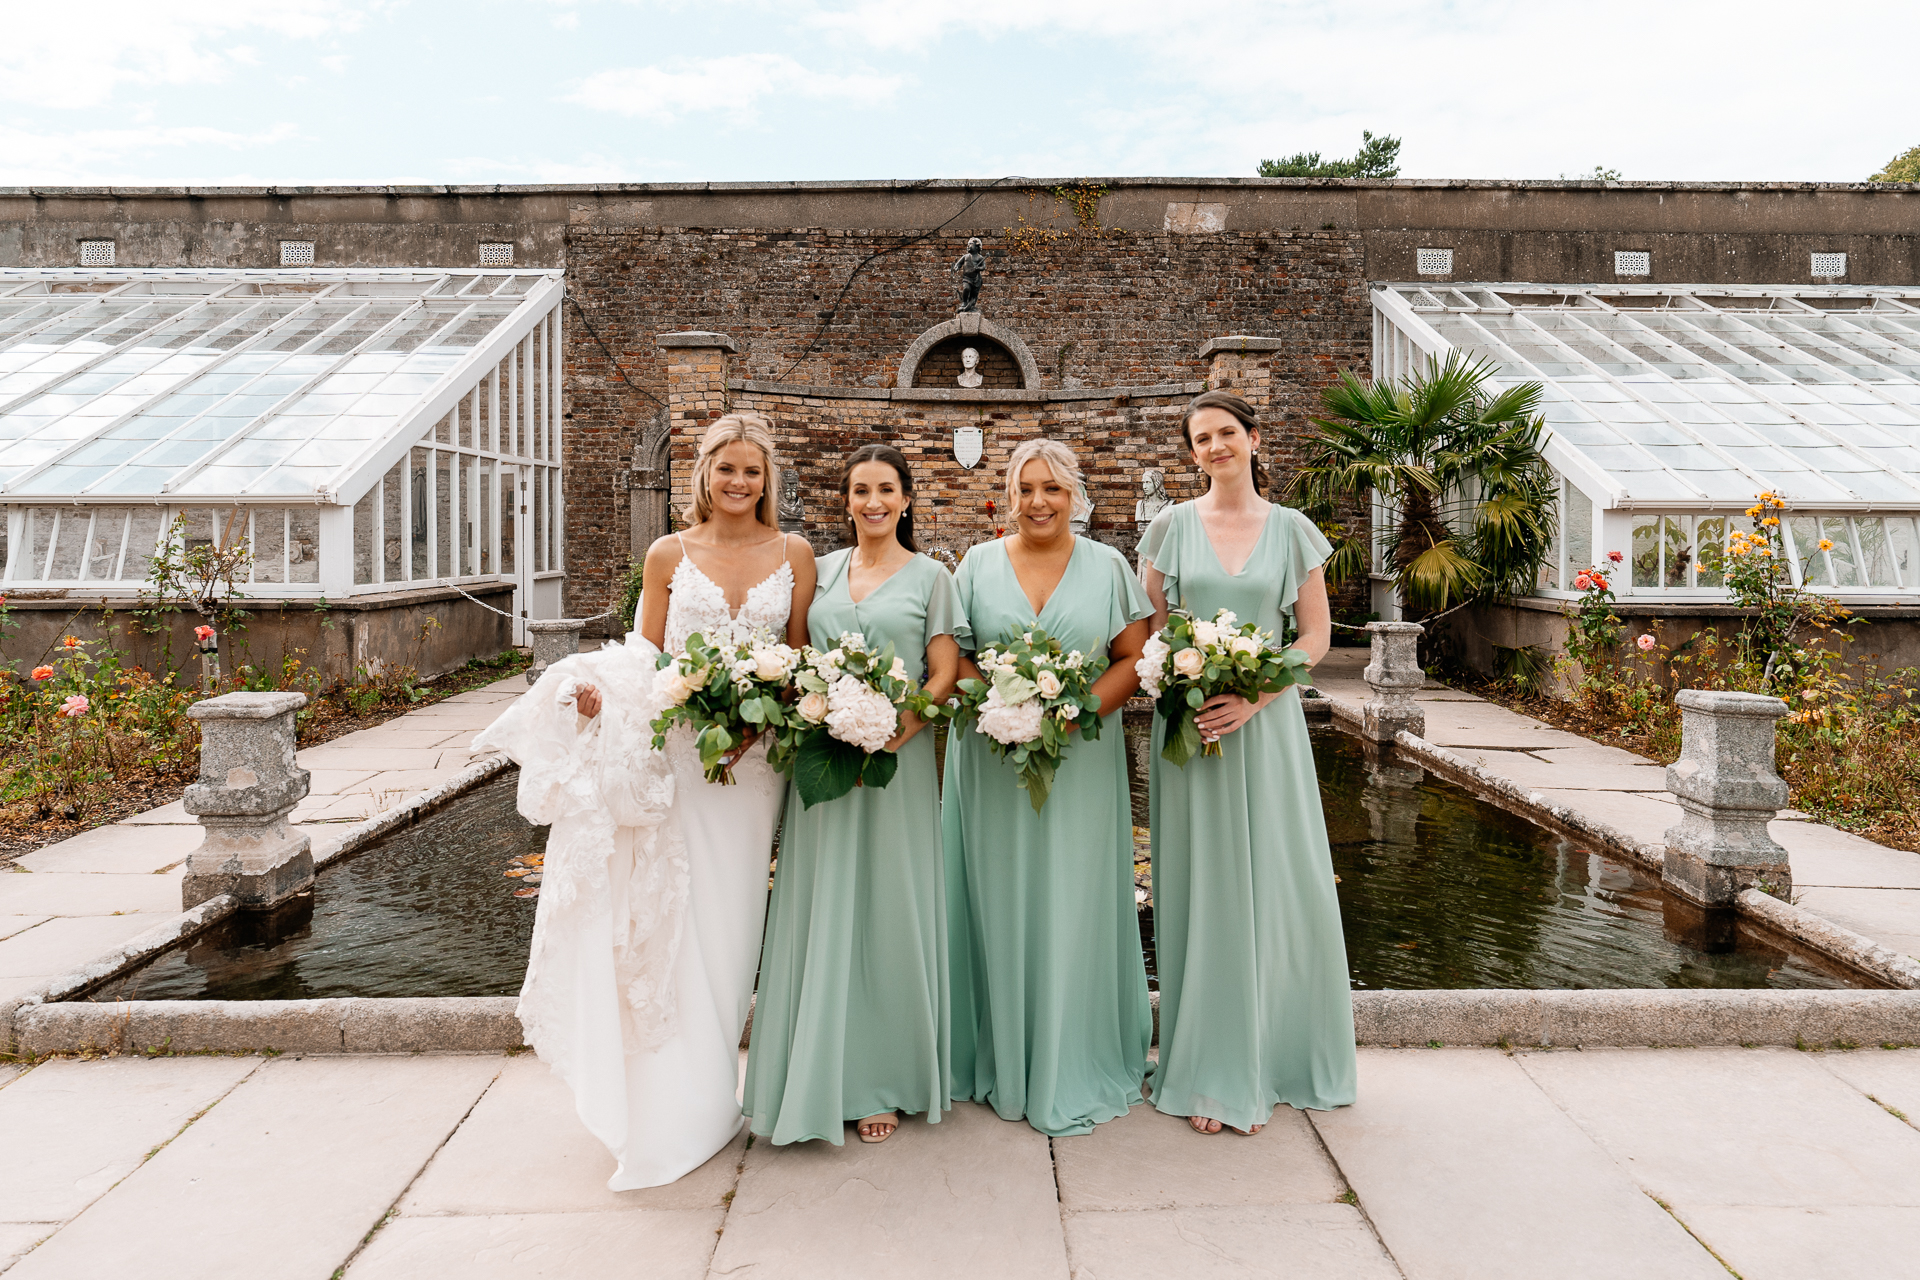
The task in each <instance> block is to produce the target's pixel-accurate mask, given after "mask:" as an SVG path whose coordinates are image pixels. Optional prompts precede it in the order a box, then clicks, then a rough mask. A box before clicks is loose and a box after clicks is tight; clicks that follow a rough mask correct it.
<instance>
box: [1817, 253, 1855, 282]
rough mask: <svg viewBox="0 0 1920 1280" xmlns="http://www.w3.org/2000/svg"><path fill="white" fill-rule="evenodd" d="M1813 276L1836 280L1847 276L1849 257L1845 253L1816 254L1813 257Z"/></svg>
mask: <svg viewBox="0 0 1920 1280" xmlns="http://www.w3.org/2000/svg"><path fill="white" fill-rule="evenodd" d="M1813 274H1814V275H1816V276H1821V277H1825V278H1826V279H1829V280H1836V279H1838V278H1840V277H1841V276H1844V275H1846V274H1847V255H1846V254H1844V253H1816V254H1814V255H1813Z"/></svg>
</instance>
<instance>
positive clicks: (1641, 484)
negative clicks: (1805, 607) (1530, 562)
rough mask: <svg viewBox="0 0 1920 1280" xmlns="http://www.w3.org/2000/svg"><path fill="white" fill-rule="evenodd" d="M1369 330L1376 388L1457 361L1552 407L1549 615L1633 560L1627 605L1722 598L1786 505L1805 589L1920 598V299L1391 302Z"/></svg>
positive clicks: (1873, 291) (1477, 296) (1696, 291)
mask: <svg viewBox="0 0 1920 1280" xmlns="http://www.w3.org/2000/svg"><path fill="white" fill-rule="evenodd" d="M1373 325H1374V330H1373V336H1374V343H1373V352H1374V354H1373V372H1374V376H1375V377H1376V378H1392V379H1398V378H1402V377H1405V376H1406V375H1408V374H1409V373H1412V372H1413V371H1414V370H1415V369H1416V368H1419V367H1421V366H1424V364H1425V362H1426V359H1427V357H1428V356H1432V355H1438V356H1441V357H1442V358H1444V357H1445V356H1446V354H1447V353H1449V352H1451V351H1455V350H1459V351H1464V352H1467V353H1470V354H1471V355H1474V356H1478V357H1484V358H1485V359H1487V360H1489V361H1491V362H1492V364H1493V366H1494V368H1495V372H1494V374H1493V377H1492V379H1491V381H1492V382H1493V383H1494V384H1495V385H1499V386H1511V385H1513V384H1515V383H1518V382H1525V381H1536V382H1539V383H1540V384H1542V386H1543V387H1544V388H1545V394H1544V396H1543V399H1542V404H1541V410H1542V412H1543V414H1544V415H1545V418H1546V422H1547V425H1548V428H1549V438H1548V441H1547V444H1546V456H1547V459H1548V461H1549V462H1550V463H1551V464H1552V466H1553V468H1554V470H1555V472H1556V473H1557V474H1558V476H1559V479H1560V484H1561V504H1560V525H1561V533H1560V537H1559V538H1558V540H1557V544H1556V546H1555V547H1554V549H1553V555H1552V557H1551V559H1550V563H1549V565H1548V566H1547V568H1546V569H1545V571H1544V572H1543V574H1542V581H1541V584H1540V587H1539V591H1538V594H1539V595H1541V596H1546V597H1562V598H1564V597H1570V596H1572V595H1573V594H1575V593H1574V592H1573V591H1572V590H1571V585H1572V578H1573V576H1574V575H1576V574H1577V573H1578V572H1579V571H1580V570H1581V569H1582V568H1584V567H1586V566H1588V565H1591V564H1594V563H1595V562H1597V561H1601V560H1604V558H1605V557H1606V555H1607V554H1608V553H1609V552H1610V551H1620V552H1623V553H1625V554H1626V556H1627V557H1628V560H1629V563H1630V567H1631V572H1630V573H1621V574H1620V575H1618V576H1617V577H1616V578H1615V580H1614V588H1615V591H1616V594H1618V595H1619V596H1621V597H1623V598H1634V599H1643V600H1649V601H1655V602H1659V601H1674V602H1683V601H1688V600H1693V601H1699V602H1702V603H1710V602H1713V601H1718V600H1724V599H1725V598H1726V596H1727V592H1726V589H1725V585H1724V581H1723V574H1724V572H1725V567H1726V563H1727V554H1728V553H1727V546H1728V539H1729V538H1730V537H1731V535H1732V534H1733V533H1735V532H1736V531H1739V530H1742V529H1745V528H1747V527H1748V523H1747V520H1746V519H1745V517H1744V513H1745V511H1746V509H1747V508H1748V507H1750V506H1752V505H1753V501H1754V496H1755V495H1756V494H1758V493H1760V492H1762V491H1769V490H1770V491H1773V492H1775V493H1777V494H1778V495H1779V496H1780V497H1781V498H1783V499H1785V500H1786V502H1787V504H1788V510H1787V512H1786V513H1785V514H1786V518H1785V519H1784V520H1783V521H1782V524H1783V526H1784V533H1785V537H1786V543H1787V547H1788V550H1789V554H1790V566H1791V569H1792V573H1793V580H1794V583H1795V585H1798V586H1805V587H1808V588H1811V589H1814V590H1818V591H1822V592H1826V593H1828V594H1832V595H1835V596H1838V597H1840V598H1841V599H1843V600H1857V601H1859V602H1861V603H1880V604H1896V603H1910V602H1912V601H1913V600H1914V599H1915V598H1920V554H1916V552H1920V535H1917V533H1916V528H1915V523H1914V522H1915V517H1916V516H1920V288H1896V287H1860V286H1854V287H1845V286H1833V287H1810V286H1778V287H1736V286H1708V285H1696V286H1651V285H1636V286H1628V285H1585V286H1566V285H1525V284H1518V285H1516V284H1438V283H1435V284H1384V285H1377V286H1375V288H1374V291H1373ZM1823 542H1824V543H1829V544H1831V546H1830V548H1829V549H1825V550H1823V549H1822V544H1823ZM1376 567H1379V566H1376Z"/></svg>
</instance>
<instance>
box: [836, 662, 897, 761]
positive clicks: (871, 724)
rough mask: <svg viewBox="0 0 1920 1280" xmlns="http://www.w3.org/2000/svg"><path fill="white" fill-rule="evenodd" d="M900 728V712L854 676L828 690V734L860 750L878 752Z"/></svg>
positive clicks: (844, 679)
mask: <svg viewBox="0 0 1920 1280" xmlns="http://www.w3.org/2000/svg"><path fill="white" fill-rule="evenodd" d="M899 726H900V713H899V712H897V711H895V710H894V706H893V704H892V703H891V702H889V701H887V696H886V695H885V694H884V693H881V692H879V691H878V690H876V689H874V688H872V687H871V686H869V685H868V684H867V683H866V682H865V681H863V680H859V679H857V678H855V677H853V676H841V677H840V678H839V679H838V680H835V681H834V682H833V686H832V688H830V689H828V690H827V732H828V733H831V734H832V735H833V736H834V737H836V738H838V739H840V741H842V742H848V743H852V744H853V745H854V746H856V747H859V748H860V749H861V750H862V751H878V750H880V748H882V747H884V746H886V745H887V743H888V741H889V740H891V739H892V737H893V735H894V733H895V732H896V731H897V730H898V728H899Z"/></svg>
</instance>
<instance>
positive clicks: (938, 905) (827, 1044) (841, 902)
mask: <svg viewBox="0 0 1920 1280" xmlns="http://www.w3.org/2000/svg"><path fill="white" fill-rule="evenodd" d="M852 554H853V553H852V551H851V550H846V551H836V552H834V553H833V554H832V555H829V556H824V557H822V558H821V560H820V576H819V585H818V586H817V587H815V589H814V597H813V605H812V607H811V608H810V609H808V611H807V631H808V633H809V636H810V638H811V639H812V641H813V644H814V647H815V648H820V649H826V648H831V647H832V646H833V645H834V644H835V642H837V641H838V640H839V638H840V636H841V634H842V633H844V632H848V631H858V632H860V633H861V634H863V635H864V636H866V637H867V639H868V641H869V642H871V643H872V644H874V645H875V646H876V647H877V646H881V645H885V644H889V643H891V644H892V645H893V647H894V652H895V653H896V654H898V655H899V656H900V657H901V658H902V659H904V660H905V662H906V664H907V669H908V670H909V671H910V672H911V673H912V674H913V678H914V679H915V680H924V679H926V653H927V645H928V644H929V643H931V642H932V640H933V638H934V637H935V636H953V637H954V638H955V639H956V640H958V641H959V642H960V643H961V644H962V645H966V644H968V643H969V637H968V631H967V618H966V613H965V611H964V610H962V609H961V607H960V596H959V592H958V591H956V590H955V588H954V581H953V575H951V574H950V573H948V572H947V570H946V569H945V568H944V567H943V566H942V565H941V564H940V563H939V562H938V561H935V560H932V559H929V558H928V557H926V556H915V557H914V558H913V559H912V560H911V561H909V562H908V563H907V564H906V565H905V566H903V567H902V568H901V569H900V570H899V571H898V572H896V573H895V574H894V575H893V576H892V577H891V578H888V579H887V580H886V581H885V582H883V583H881V584H880V585H879V586H877V587H875V588H874V589H873V590H872V591H870V592H868V593H867V595H866V598H865V599H863V600H860V601H859V602H858V603H856V602H855V601H854V599H853V596H852V594H851V592H850V591H849V589H848V585H847V569H848V563H849V561H850V559H851V557H852ZM946 929H947V925H946V902H945V884H944V880H943V871H942V866H941V857H940V789H939V775H938V773H937V772H936V770H935V769H934V759H933V734H932V732H931V731H928V730H922V731H921V732H920V733H918V734H916V735H914V738H913V740H912V741H911V742H909V743H907V744H906V745H905V746H904V747H902V748H901V749H900V767H899V770H898V771H897V772H896V773H895V774H894V776H893V781H892V782H890V783H888V784H887V785H886V786H885V787H855V788H854V789H853V790H852V791H850V792H848V793H847V794H846V795H844V796H842V797H840V799H838V800H828V801H824V802H822V803H820V804H816V805H814V806H813V807H812V808H811V809H809V808H806V807H805V806H804V805H802V804H801V802H800V797H799V795H798V794H797V793H795V792H793V791H792V790H791V789H789V792H788V795H787V817H786V827H785V829H784V830H783V832H782V834H781V837H780V863H779V866H778V868H777V869H776V871H775V874H774V880H773V892H772V897H771V901H770V903H769V906H768V908H767V940H766V944H765V948H764V950H763V951H762V952H761V957H760V994H759V996H758V998H757V1000H756V1003H755V1006H754V1014H753V1040H752V1045H751V1047H750V1048H749V1050H748V1053H747V1079H746V1089H745V1092H744V1094H743V1098H744V1101H743V1103H742V1106H743V1109H744V1110H745V1111H746V1113H747V1115H748V1116H749V1117H751V1122H752V1128H753V1132H754V1133H756V1134H759V1135H760V1136H762V1137H766V1138H771V1139H772V1140H773V1141H774V1143H775V1144H776V1145H777V1144H781V1143H788V1142H804V1141H806V1140H808V1139H810V1138H824V1139H826V1140H827V1141H828V1142H831V1143H833V1144H834V1145H835V1146H840V1145H841V1144H842V1143H843V1142H844V1141H845V1137H844V1132H845V1123H846V1122H847V1121H849V1120H863V1119H865V1118H866V1117H868V1116H873V1115H879V1114H881V1113H882V1112H886V1111H901V1112H905V1113H909V1114H918V1113H920V1112H925V1113H926V1116H927V1119H928V1120H929V1121H934V1122H937V1121H938V1120H939V1119H940V1113H941V1112H942V1111H945V1110H947V1109H948V1107H949V1106H950V1105H951V1104H950V1102H949V1101H948V1100H949V1099H950V1098H951V1097H952V1094H953V1090H952V1084H951V1076H950V1074H949V1068H948V1045H947V1025H948V1015H947V934H946Z"/></svg>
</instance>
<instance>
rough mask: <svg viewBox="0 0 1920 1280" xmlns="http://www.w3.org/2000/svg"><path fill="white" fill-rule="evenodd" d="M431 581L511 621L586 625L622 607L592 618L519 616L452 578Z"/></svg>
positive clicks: (608, 616)
mask: <svg viewBox="0 0 1920 1280" xmlns="http://www.w3.org/2000/svg"><path fill="white" fill-rule="evenodd" d="M431 582H432V584H433V585H434V586H440V587H451V588H453V589H454V590H455V591H458V592H459V593H460V594H461V595H463V596H466V597H467V599H469V600H472V601H473V602H474V603H475V604H477V605H479V606H480V607H481V608H482V609H485V610H486V611H487V612H489V613H497V614H499V615H500V616H501V617H503V618H505V619H507V620H508V621H509V622H546V621H553V622H576V621H577V622H578V623H579V624H580V625H581V626H583V627H584V626H586V625H587V624H588V623H589V622H598V621H600V619H602V618H611V617H613V616H614V615H615V614H617V613H619V612H620V607H619V606H618V605H615V606H614V607H613V608H611V609H608V610H606V611H604V612H602V613H596V614H594V615H593V616H592V617H591V618H577V619H576V618H553V619H546V618H517V617H515V616H514V615H513V614H511V613H508V612H507V611H506V610H505V609H496V608H494V607H493V606H492V605H490V604H488V603H487V602H486V601H485V600H481V599H478V598H477V597H474V596H471V595H467V592H466V591H465V590H464V589H463V588H462V587H461V586H460V584H459V583H457V582H455V581H454V580H453V579H452V578H435V579H432V580H431Z"/></svg>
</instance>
